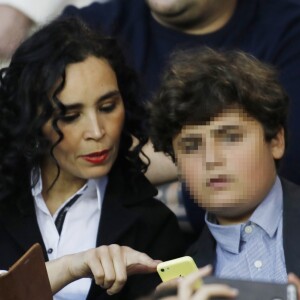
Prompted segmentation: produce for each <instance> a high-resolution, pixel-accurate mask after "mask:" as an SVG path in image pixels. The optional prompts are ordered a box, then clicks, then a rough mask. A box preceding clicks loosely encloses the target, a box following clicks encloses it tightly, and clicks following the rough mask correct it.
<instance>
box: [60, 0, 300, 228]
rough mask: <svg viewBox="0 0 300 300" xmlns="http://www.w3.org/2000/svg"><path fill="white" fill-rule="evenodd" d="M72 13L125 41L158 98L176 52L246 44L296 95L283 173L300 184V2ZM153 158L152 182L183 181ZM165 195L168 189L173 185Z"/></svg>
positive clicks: (193, 213) (94, 8)
mask: <svg viewBox="0 0 300 300" xmlns="http://www.w3.org/2000/svg"><path fill="white" fill-rule="evenodd" d="M64 14H66V15H69V14H72V15H73V14H74V15H78V16H80V17H81V18H83V19H84V20H86V21H87V22H88V23H89V24H91V25H92V26H94V27H95V28H102V29H103V30H104V31H105V32H106V33H108V34H111V35H114V36H116V37H118V38H119V40H120V41H121V43H122V45H123V49H125V50H126V55H127V57H128V58H129V61H130V62H131V65H132V66H133V67H134V68H135V70H137V71H138V73H139V75H140V78H141V79H142V82H143V83H144V90H145V93H146V95H145V97H146V98H151V95H152V93H153V92H154V91H155V90H156V88H157V87H158V84H159V81H160V77H161V73H162V70H163V69H164V67H165V65H166V61H167V59H168V57H169V55H170V53H172V52H173V51H174V50H176V49H186V48H193V47H198V46H203V45H206V46H209V47H212V48H215V49H240V50H242V51H245V52H247V53H250V54H252V55H254V56H255V57H256V58H258V59H260V60H261V61H264V62H267V63H270V64H272V65H274V66H275V67H276V68H277V69H278V70H279V72H280V78H279V79H280V82H281V84H282V85H283V86H284V88H285V89H286V91H287V92H288V94H289V97H290V99H291V101H290V108H291V109H290V114H289V116H288V125H289V144H288V147H287V149H286V154H285V157H284V158H283V159H282V163H281V166H280V170H279V174H281V175H283V176H284V177H286V178H287V179H289V180H291V181H293V182H295V183H297V184H300V168H299V166H300V155H299V153H300V131H299V130H298V128H299V121H298V120H299V114H300V101H299V99H300V85H299V78H300V55H299V54H300V38H299V37H300V5H299V1H295V0H277V1H273V0H264V1H261V0H252V1H248V0H227V1H219V0H172V1H165V0H112V1H111V2H109V3H105V4H101V3H93V4H91V5H90V6H88V7H85V8H81V9H77V8H75V7H68V8H67V9H66V10H65V12H64ZM148 147H151V145H148ZM150 158H151V160H152V161H153V163H152V165H151V168H150V169H149V171H148V174H147V175H148V178H149V179H150V180H151V182H152V183H154V184H162V183H164V182H166V181H169V180H174V179H176V169H175V168H172V166H170V162H169V160H167V159H165V158H164V157H163V156H162V155H161V154H157V156H153V155H152V156H151V157H150ZM156 161H157V162H156ZM163 162H165V163H166V164H167V166H168V167H165V166H164V165H163ZM172 187H174V185H173V186H172ZM162 192H165V194H168V189H166V188H164V189H162ZM185 194H186V193H185ZM184 200H185V205H186V207H187V214H188V217H189V219H190V220H191V222H192V225H193V226H194V228H196V229H197V231H198V232H200V231H201V229H202V227H203V212H202V211H200V210H199V208H197V206H196V205H194V203H193V201H192V200H189V199H188V197H187V195H185V198H184ZM171 204H172V203H171Z"/></svg>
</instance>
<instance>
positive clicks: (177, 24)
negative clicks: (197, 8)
mask: <svg viewBox="0 0 300 300" xmlns="http://www.w3.org/2000/svg"><path fill="white" fill-rule="evenodd" d="M236 4H237V0H226V1H220V2H218V3H217V5H215V6H214V7H212V8H211V9H210V10H209V11H208V12H206V13H203V15H202V16H195V17H194V18H189V17H186V18H185V16H184V15H183V16H180V17H176V18H174V19H173V18H172V17H169V16H164V15H159V14H155V13H154V12H152V16H153V18H154V19H155V20H156V21H157V22H158V23H160V24H161V25H163V26H165V27H168V28H172V29H175V30H178V31H181V32H183V33H186V34H194V35H203V34H209V33H212V32H215V31H217V30H219V29H221V28H223V27H224V26H225V25H226V24H227V23H228V22H229V20H230V19H231V17H232V15H233V14H234V11H235V8H236Z"/></svg>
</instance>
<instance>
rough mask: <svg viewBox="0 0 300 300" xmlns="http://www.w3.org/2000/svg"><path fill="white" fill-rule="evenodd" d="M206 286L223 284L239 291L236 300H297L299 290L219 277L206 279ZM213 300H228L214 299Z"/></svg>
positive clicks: (286, 285)
mask: <svg viewBox="0 0 300 300" xmlns="http://www.w3.org/2000/svg"><path fill="white" fill-rule="evenodd" d="M203 282H204V283H205V284H211V283H218V284H219V283H221V284H226V285H229V286H231V287H233V288H236V289H238V290H239V295H238V297H237V298H235V300H297V299H298V298H297V289H296V287H295V286H294V285H293V284H281V283H270V282H264V281H250V280H237V279H227V278H217V277H213V276H211V277H204V278H203ZM211 299H212V300H227V299H228V298H224V297H213V298H211Z"/></svg>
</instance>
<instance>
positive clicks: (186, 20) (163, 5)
mask: <svg viewBox="0 0 300 300" xmlns="http://www.w3.org/2000/svg"><path fill="white" fill-rule="evenodd" d="M146 2H147V4H148V6H149V7H150V9H151V12H152V14H153V16H154V18H155V19H156V20H157V21H158V22H160V23H162V24H164V25H166V26H171V27H172V26H174V27H177V28H178V29H180V28H181V29H183V30H185V31H187V32H189V31H188V30H189V29H192V28H194V27H195V28H200V29H203V27H207V26H210V23H212V22H215V20H219V19H222V18H223V15H226V16H227V14H228V17H226V20H224V22H221V23H222V24H223V23H226V21H227V20H228V18H229V17H230V16H231V14H232V11H233V10H234V8H235V3H236V0H226V1H219V0H146ZM218 23H219V22H218ZM221 23H220V24H219V25H218V26H216V29H217V27H219V26H221ZM207 29H208V30H209V31H210V30H213V28H211V29H210V28H207ZM190 33H197V32H190ZM199 33H202V32H199Z"/></svg>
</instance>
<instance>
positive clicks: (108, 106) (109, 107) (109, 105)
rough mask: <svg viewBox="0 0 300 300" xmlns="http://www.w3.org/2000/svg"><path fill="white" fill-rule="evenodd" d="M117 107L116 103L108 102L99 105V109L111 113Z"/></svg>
mask: <svg viewBox="0 0 300 300" xmlns="http://www.w3.org/2000/svg"><path fill="white" fill-rule="evenodd" d="M115 107H116V103H106V104H103V105H101V106H100V107H99V111H101V112H105V113H109V112H112V111H113V110H114V109H115Z"/></svg>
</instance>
